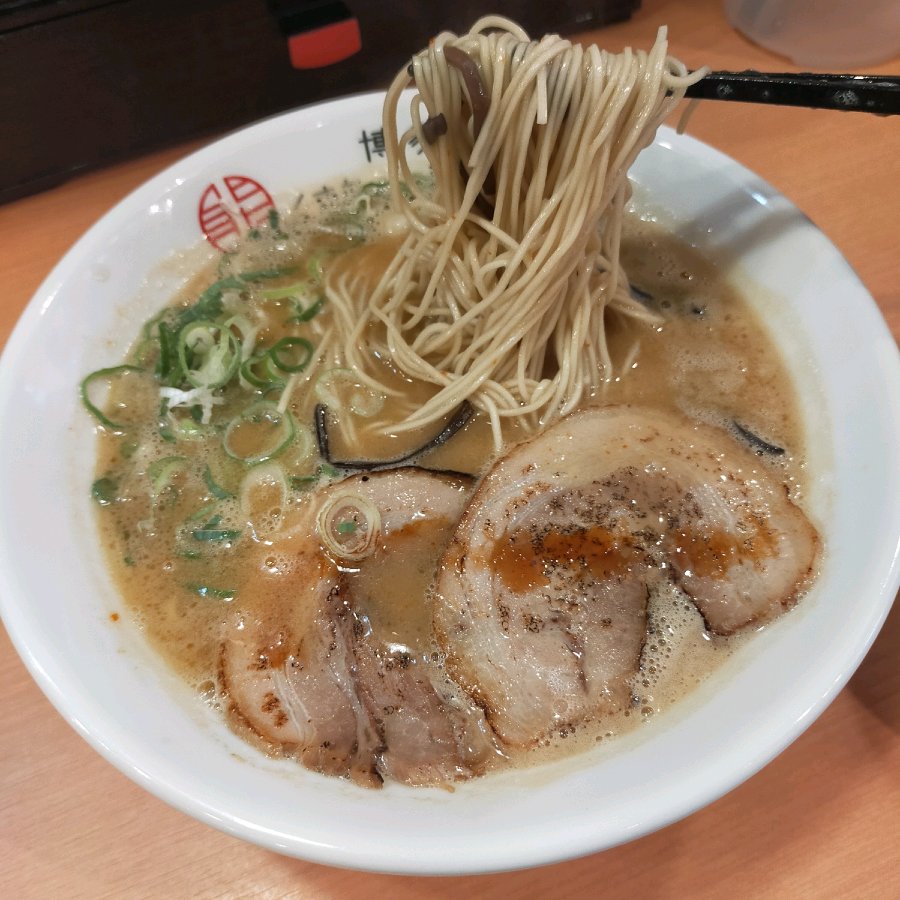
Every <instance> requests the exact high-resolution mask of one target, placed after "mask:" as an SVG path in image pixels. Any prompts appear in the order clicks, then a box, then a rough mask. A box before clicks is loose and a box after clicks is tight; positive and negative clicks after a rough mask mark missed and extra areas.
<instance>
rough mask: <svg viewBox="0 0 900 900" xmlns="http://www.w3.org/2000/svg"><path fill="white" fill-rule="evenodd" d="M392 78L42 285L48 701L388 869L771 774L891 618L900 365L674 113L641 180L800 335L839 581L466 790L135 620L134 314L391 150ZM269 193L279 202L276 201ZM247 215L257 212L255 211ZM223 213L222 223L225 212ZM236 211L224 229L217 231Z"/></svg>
mask: <svg viewBox="0 0 900 900" xmlns="http://www.w3.org/2000/svg"><path fill="white" fill-rule="evenodd" d="M380 109H381V95H378V94H370V95H364V96H360V97H354V98H349V99H346V100H342V101H337V102H334V103H328V104H323V105H320V106H316V107H311V108H308V109H304V110H300V111H297V112H294V113H290V114H287V115H284V116H280V117H277V118H274V119H270V120H267V121H264V122H262V123H260V124H258V125H255V126H253V127H251V128H248V129H245V130H244V131H241V132H238V133H236V134H233V135H231V136H229V137H227V138H225V139H223V140H221V141H219V142H217V143H216V144H213V145H211V146H210V147H208V148H206V149H204V150H201V151H200V152H198V153H196V154H194V155H193V156H190V157H188V158H187V159H185V160H182V161H181V162H179V163H177V164H176V165H175V166H173V167H172V168H171V169H169V170H168V171H166V172H164V173H162V174H161V175H159V176H158V177H156V178H154V179H153V180H152V181H150V182H149V183H147V184H146V185H144V186H143V187H142V188H140V189H139V190H137V191H136V192H135V193H134V194H132V195H131V196H130V197H128V198H127V199H126V200H124V201H123V202H122V203H121V204H119V205H118V206H117V207H116V208H115V209H113V210H112V211H111V212H110V213H109V214H108V215H107V216H105V217H104V218H103V219H102V220H101V221H100V222H99V223H98V224H97V225H96V226H94V227H93V228H92V229H91V230H90V231H89V232H88V233H87V234H86V235H85V236H84V237H83V238H82V239H81V241H79V243H78V244H76V245H75V247H73V248H72V250H71V251H70V252H69V254H68V255H67V256H66V257H65V258H64V259H63V261H62V262H61V263H60V264H59V265H58V266H57V268H56V269H55V270H54V271H53V273H52V274H51V275H50V276H49V277H48V279H47V281H46V282H45V283H44V285H43V286H42V287H41V288H40V290H39V291H38V293H37V295H36V296H35V298H34V300H33V301H32V303H31V305H30V306H29V308H28V310H27V311H26V313H25V315H24V316H23V317H22V319H21V321H20V323H19V325H18V327H17V328H16V331H15V332H14V334H13V336H12V338H11V339H10V342H9V344H8V346H7V348H6V351H5V353H4V356H3V359H2V363H0V420H2V421H3V423H4V426H3V434H2V440H0V497H2V498H3V503H2V506H0V609H2V614H3V618H4V621H5V623H6V625H7V628H8V629H9V631H10V634H11V636H12V638H13V640H14V642H15V644H16V646H17V648H18V650H19V652H20V653H21V654H22V657H23V659H24V660H25V662H26V664H27V665H28V666H29V668H30V670H31V672H32V673H33V675H34V676H35V678H36V679H37V681H38V683H39V684H40V685H41V687H42V688H43V690H44V691H45V692H46V693H47V695H48V696H49V698H50V699H51V701H52V702H53V703H54V704H55V705H56V707H57V708H58V709H59V710H60V712H61V713H62V714H63V715H64V716H65V717H66V718H67V719H68V720H69V721H70V722H71V723H72V724H73V726H74V727H75V728H76V729H77V730H78V731H79V732H80V733H81V734H82V735H83V736H84V737H85V738H86V739H87V740H89V741H90V742H91V743H92V744H93V745H94V746H95V747H96V748H97V749H98V751H99V752H101V753H102V754H103V755H104V756H106V757H107V758H108V759H109V760H110V761H111V762H113V763H114V764H115V765H116V766H118V767H119V768H120V769H122V770H123V771H124V772H125V773H126V774H128V775H129V776H131V777H132V778H133V779H135V780H136V781H137V782H139V783H140V784H142V785H144V786H145V787H147V788H148V789H149V790H151V791H153V792H154V793H156V794H157V795H159V796H160V797H162V798H163V799H164V800H166V801H168V802H170V803H172V804H174V805H175V806H177V807H179V808H181V809H182V810H184V811H186V812H188V813H190V814H191V815H194V816H196V817H198V818H200V819H202V820H204V821H206V822H208V823H210V824H212V825H214V826H216V827H219V828H222V829H225V830H227V831H230V832H232V833H234V834H237V835H239V836H242V837H244V838H247V839H249V840H252V841H256V842H258V843H260V844H263V845H265V846H267V847H270V848H271V849H274V850H278V851H281V852H284V853H288V854H292V855H296V856H300V857H303V858H307V859H311V860H316V861H320V862H326V863H332V864H338V865H344V866H353V867H361V868H369V869H376V870H383V871H392V872H431V873H436V872H474V871H487V870H497V869H505V868H513V867H519V866H526V865H534V864H538V863H545V862H550V861H553V860H558V859H563V858H566V857H571V856H576V855H579V854H583V853H587V852H591V851H594V850H598V849H601V848H604V847H608V846H611V845H613V844H616V843H619V842H622V841H625V840H628V839H631V838H633V837H637V836H639V835H640V834H643V833H645V832H647V831H649V830H652V829H654V828H657V827H659V826H661V825H663V824H666V823H668V822H670V821H672V820H674V819H676V818H679V817H681V816H683V815H685V814H687V813H689V812H691V811H692V810H694V809H696V808H698V807H700V806H702V805H703V804H705V803H707V802H709V801H711V800H713V799H715V798H716V797H718V796H720V795H721V794H722V793H724V792H725V791H727V790H729V789H730V788H732V787H734V786H735V785H737V784H738V783H740V782H741V781H742V780H743V779H745V778H746V777H748V776H749V775H751V774H752V773H753V772H754V771H756V770H757V769H758V768H759V767H760V766H762V765H763V764H764V763H765V762H766V761H767V760H768V759H770V758H771V757H772V756H774V755H775V754H776V753H778V752H779V751H780V750H781V749H782V748H783V747H785V746H786V745H787V744H788V743H789V742H790V741H791V740H793V739H794V738H795V737H796V736H797V735H798V734H799V733H800V732H801V731H802V730H803V728H805V727H806V726H807V725H808V724H809V723H810V722H811V721H812V720H813V719H814V718H815V716H816V715H817V714H818V713H819V712H821V710H822V709H823V708H824V707H825V705H827V703H828V702H829V701H830V699H831V698H832V697H833V696H834V695H835V694H836V692H837V691H838V690H839V689H840V687H841V686H842V685H843V683H844V682H845V681H846V679H847V678H848V677H849V676H850V674H851V673H852V671H853V670H854V669H855V668H856V666H857V665H858V663H859V661H860V660H861V659H862V656H863V654H864V653H865V651H866V649H867V648H868V646H869V644H870V643H871V641H872V640H873V639H874V636H875V634H876V633H877V630H878V628H879V627H880V624H881V622H882V621H883V619H884V616H885V615H886V614H887V610H888V607H889V605H890V602H891V600H892V598H893V596H894V593H895V592H896V589H897V582H898V562H897V560H898V536H900V507H898V504H897V503H896V502H895V501H894V500H893V498H896V497H898V496H900V484H898V481H900V475H898V471H897V466H896V464H895V454H896V450H895V448H896V447H897V446H898V444H900V440H898V438H900V365H898V362H897V354H896V346H895V344H894V342H893V339H892V338H891V336H890V334H889V332H888V331H887V329H886V327H885V325H884V323H883V321H882V320H881V318H880V315H879V314H878V311H877V308H876V307H875V304H874V303H873V301H872V299H871V298H870V297H869V295H868V294H867V293H866V291H865V289H864V288H863V287H862V285H861V284H860V283H859V281H858V279H857V278H856V276H855V275H854V273H853V272H852V271H851V270H850V268H849V266H848V265H847V264H846V262H844V260H843V259H842V257H841V256H840V254H839V253H838V252H837V251H836V250H835V249H834V247H832V246H831V244H829V243H828V241H827V240H826V239H825V238H824V237H823V235H822V234H821V233H820V232H819V231H818V230H817V229H816V228H815V227H814V226H813V225H812V223H810V222H809V220H808V219H806V217H805V216H804V215H803V214H802V213H801V212H800V211H799V210H797V209H796V208H795V207H794V206H793V205H791V204H790V203H789V202H788V201H787V200H785V199H784V198H783V197H782V196H780V195H779V194H777V192H775V191H774V190H773V189H772V188H771V187H770V186H769V185H767V184H765V183H764V182H762V181H760V180H759V179H758V178H756V177H755V176H754V175H752V173H750V172H748V171H747V170H745V169H743V168H742V167H740V166H738V165H737V164H736V163H734V162H733V161H731V160H729V159H728V158H726V157H725V156H723V155H722V154H720V153H718V152H716V151H714V150H712V149H710V148H708V147H706V146H704V145H702V144H700V143H699V142H697V141H695V140H692V139H691V138H688V137H683V136H677V135H675V134H674V133H672V132H670V131H668V130H665V129H664V130H662V131H661V132H660V135H659V137H658V139H657V141H656V143H655V144H654V145H653V147H651V148H650V149H649V150H648V151H646V153H644V154H643V155H642V156H641V157H640V159H639V160H638V163H637V164H636V167H635V169H634V171H633V178H634V181H635V182H636V185H637V189H636V202H637V203H638V204H639V205H640V206H641V208H642V209H643V210H650V211H652V212H654V213H655V214H657V215H658V216H660V217H661V218H663V219H664V220H665V221H667V222H669V223H670V225H671V227H672V228H674V229H675V230H676V231H677V232H678V233H679V234H680V235H681V236H682V237H683V238H684V239H686V240H687V241H689V242H690V243H693V244H695V245H696V246H698V247H699V248H700V249H701V250H703V251H705V252H707V253H708V254H710V255H713V256H715V258H716V259H717V260H718V261H719V264H720V265H721V266H722V267H724V268H726V269H727V270H728V273H729V275H730V277H733V278H734V279H737V280H740V281H742V282H743V283H744V287H745V290H748V291H751V292H752V294H753V296H754V298H756V301H757V302H758V304H759V306H760V308H761V309H762V311H763V314H764V315H765V317H766V319H767V321H768V323H769V326H770V328H771V331H772V333H773V335H774V336H775V338H776V340H777V341H778V342H779V343H780V345H781V346H782V347H783V349H784V352H785V354H786V357H787V358H788V360H789V368H790V369H791V371H792V373H793V376H794V378H795V379H796V381H797V384H798V388H799V393H800V397H801V402H802V407H803V408H804V410H805V413H806V415H807V420H808V421H807V426H808V429H809V431H810V433H811V440H810V445H811V448H812V455H811V459H810V470H811V474H812V478H811V482H812V488H811V491H810V498H809V500H810V505H811V507H812V514H813V516H814V518H815V520H816V523H817V525H818V526H819V528H820V531H821V532H822V534H823V535H824V538H825V545H826V554H825V559H824V562H823V569H822V573H821V577H820V579H819V581H818V583H817V584H816V586H815V587H814V589H813V590H812V592H811V595H810V596H809V597H808V598H807V599H806V600H805V601H804V602H803V603H802V604H801V606H800V607H799V608H798V609H797V610H795V611H794V612H792V613H791V614H790V615H789V616H786V617H784V618H783V619H782V620H780V621H779V622H777V623H776V624H775V625H773V626H771V627H770V628H768V629H766V630H765V631H764V632H763V633H762V634H760V635H759V636H758V638H757V639H756V641H754V642H752V643H750V644H749V646H748V647H747V648H746V650H745V651H743V652H741V653H738V654H737V656H736V657H735V658H734V659H733V660H731V661H730V662H729V663H728V664H727V665H726V667H725V668H724V669H723V670H721V671H720V672H719V673H717V675H716V677H715V678H713V679H711V681H710V682H709V683H707V684H705V685H704V686H702V687H701V688H700V689H698V690H697V691H696V693H695V694H694V695H693V696H692V697H691V698H690V699H689V700H687V701H685V702H684V703H682V705H681V706H678V707H676V708H675V709H673V710H671V711H670V712H669V713H667V714H665V715H663V716H660V717H658V718H657V719H656V720H655V721H654V722H652V723H651V724H649V725H647V726H645V727H643V728H642V729H640V730H639V732H638V733H635V734H633V735H631V736H629V737H626V738H623V739H622V740H621V741H619V742H618V743H617V744H616V745H615V746H614V747H611V748H606V747H602V746H601V747H598V749H597V750H596V751H594V752H590V753H588V754H584V755H581V756H579V757H575V758H573V759H569V760H566V761H563V762H559V763H554V764H551V765H547V766H542V767H540V768H538V769H532V770H525V771H517V772H508V773H503V774H500V775H496V776H491V777H489V778H485V779H482V780H476V781H473V782H470V783H466V784H463V785H460V786H458V787H457V789H456V790H455V791H454V792H452V793H451V792H446V791H442V790H437V789H434V790H431V789H428V790H424V789H417V790H410V789H406V788H403V787H399V786H388V787H386V788H385V789H384V790H382V791H378V792H372V791H363V790H361V789H358V788H356V787H354V786H353V785H350V784H348V783H345V782H342V781H339V780H337V779H329V778H324V777H320V776H317V775H314V774H312V773H310V772H307V771H306V770H304V769H302V768H300V767H299V766H297V765H295V764H292V763H289V762H284V761H274V760H268V759H266V758H264V757H262V756H261V755H259V754H257V753H256V752H255V751H254V750H253V749H252V748H250V747H248V746H247V745H245V744H244V743H243V742H241V741H240V740H239V739H237V738H236V737H235V736H234V735H232V734H231V733H230V732H229V731H228V729H227V728H226V727H225V726H224V724H223V723H222V722H221V721H220V720H219V719H218V717H217V716H216V715H215V714H214V713H213V712H212V711H210V710H208V709H207V708H206V707H204V706H203V705H202V704H201V703H200V702H199V700H198V699H197V698H196V697H195V696H194V695H193V693H192V692H191V690H190V689H189V688H187V687H186V686H184V685H183V684H181V683H180V682H179V681H178V679H177V678H176V677H175V676H174V675H172V674H171V673H170V672H169V671H168V670H167V669H165V667H164V666H162V665H161V664H160V662H159V661H158V660H157V659H156V657H155V656H154V654H153V653H152V652H151V651H150V650H149V648H148V647H147V646H146V645H145V644H144V642H143V640H142V637H141V635H140V633H139V631H138V629H137V628H136V627H135V626H134V625H133V624H131V623H130V622H129V621H128V618H127V616H123V617H122V618H121V620H120V621H119V622H117V623H115V624H114V623H112V622H111V621H110V613H111V612H113V611H117V610H120V609H121V603H120V601H119V599H118V597H117V595H116V591H115V589H114V587H113V585H112V584H111V582H110V579H109V577H108V576H107V574H106V571H105V569H104V565H103V560H102V553H101V550H100V548H99V546H98V543H97V539H96V537H95V531H94V527H93V521H92V515H93V513H92V510H91V501H90V499H89V487H90V483H91V480H92V476H93V456H94V444H93V431H92V427H91V423H90V421H88V417H87V416H86V415H84V414H83V411H82V410H81V408H80V405H79V404H78V402H77V398H76V387H77V384H78V383H79V381H80V379H81V378H82V377H84V375H85V374H86V373H87V372H89V371H91V370H93V369H96V368H98V367H100V366H104V365H114V364H116V363H117V362H118V361H119V360H120V359H121V358H122V356H123V355H124V352H125V350H126V348H127V347H128V345H129V344H130V343H131V341H132V339H133V337H134V335H135V334H136V333H137V330H138V327H139V325H140V324H141V323H142V322H143V321H144V320H145V319H146V318H147V317H148V316H149V315H150V314H151V313H152V312H153V311H154V310H155V309H157V308H158V307H159V306H160V305H161V304H162V303H164V302H165V301H166V300H167V299H168V298H169V297H170V296H171V294H172V293H173V291H174V290H175V289H176V288H177V287H178V286H179V285H180V284H181V283H183V281H184V280H185V279H186V278H187V277H188V275H189V274H190V272H191V271H192V270H195V269H196V267H197V266H198V265H200V264H201V263H202V262H203V261H204V260H207V259H209V258H211V257H212V255H213V254H214V252H215V251H214V250H213V249H212V247H211V246H210V244H209V243H208V242H206V241H203V240H202V230H203V229H204V228H205V229H206V231H207V232H208V233H210V235H211V237H212V238H213V239H214V240H215V239H223V234H224V232H222V228H221V227H220V226H218V225H216V220H215V216H214V215H213V214H211V213H210V212H209V210H210V209H211V208H213V207H215V201H216V196H217V195H218V197H219V198H220V199H221V198H225V199H226V200H229V198H230V200H229V202H230V206H231V209H232V212H233V216H234V220H235V222H237V223H238V224H240V223H241V222H242V221H245V220H246V221H251V220H252V217H253V216H254V215H256V214H257V213H255V212H254V211H253V210H254V204H257V205H258V204H259V203H263V201H264V200H265V197H266V196H268V197H269V198H270V199H271V200H273V201H274V202H275V203H276V204H277V205H279V206H287V205H289V204H290V203H291V202H292V201H293V200H294V199H295V198H296V196H297V194H298V192H299V191H300V190H301V189H310V188H312V189H314V188H315V187H316V186H318V185H319V184H321V183H324V182H326V181H328V180H332V179H335V178H337V177H341V176H344V175H346V174H347V173H355V172H357V171H359V170H360V169H361V168H374V169H376V170H377V169H378V167H379V164H381V163H382V157H381V156H379V146H380V144H379V142H378V134H379V129H380ZM260 208H263V209H264V208H265V207H264V205H263V206H262V207H260ZM242 216H243V219H242V218H241V217H242ZM225 227H226V230H227V223H226V226H225ZM217 229H218V230H217ZM886 498H891V499H889V500H886Z"/></svg>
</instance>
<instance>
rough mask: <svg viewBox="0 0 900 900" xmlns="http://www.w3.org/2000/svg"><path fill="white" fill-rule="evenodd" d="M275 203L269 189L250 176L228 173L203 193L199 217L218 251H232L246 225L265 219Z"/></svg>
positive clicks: (207, 237)
mask: <svg viewBox="0 0 900 900" xmlns="http://www.w3.org/2000/svg"><path fill="white" fill-rule="evenodd" d="M229 201H230V202H229ZM274 208H275V204H274V202H273V201H272V197H271V195H270V194H269V192H268V191H267V190H266V189H265V188H264V187H263V186H262V185H261V184H260V183H259V182H258V181H255V180H254V179H253V178H248V177H247V176H246V175H226V176H225V177H224V178H223V179H222V181H221V182H220V183H217V182H213V183H212V184H210V185H209V186H208V187H207V188H206V190H205V191H204V192H203V193H202V194H201V195H200V202H199V204H198V205H197V220H198V222H199V223H200V230H201V231H202V232H203V236H204V237H205V238H206V239H207V240H208V241H209V242H210V243H211V244H212V245H213V247H215V248H216V249H217V250H223V251H226V250H232V249H234V244H235V243H237V241H238V239H239V238H240V236H241V233H242V232H243V231H244V230H245V228H243V227H242V225H241V219H243V221H244V223H246V227H247V228H254V227H256V226H257V225H259V224H261V223H262V222H264V221H265V220H266V218H267V216H268V213H269V210H270V209H274Z"/></svg>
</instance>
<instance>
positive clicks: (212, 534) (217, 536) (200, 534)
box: [191, 522, 241, 542]
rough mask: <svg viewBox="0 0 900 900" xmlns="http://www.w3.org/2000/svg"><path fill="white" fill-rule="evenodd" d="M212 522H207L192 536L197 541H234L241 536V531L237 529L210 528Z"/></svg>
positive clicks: (195, 530) (192, 533) (196, 529)
mask: <svg viewBox="0 0 900 900" xmlns="http://www.w3.org/2000/svg"><path fill="white" fill-rule="evenodd" d="M211 524H212V522H207V523H206V525H204V526H203V527H202V528H195V529H194V530H193V531H192V532H191V536H192V537H193V538H194V540H195V541H206V542H216V541H234V540H237V538H239V537H240V536H241V532H240V529H236V528H210V527H209V526H210V525H211ZM217 524H218V523H217Z"/></svg>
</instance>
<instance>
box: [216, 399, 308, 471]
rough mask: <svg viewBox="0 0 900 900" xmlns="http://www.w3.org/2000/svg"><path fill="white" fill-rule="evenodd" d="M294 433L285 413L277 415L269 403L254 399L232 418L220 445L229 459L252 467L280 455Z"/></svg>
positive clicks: (289, 418) (293, 427) (274, 407)
mask: <svg viewBox="0 0 900 900" xmlns="http://www.w3.org/2000/svg"><path fill="white" fill-rule="evenodd" d="M296 430H297V428H296V425H295V424H294V417H293V416H292V415H291V414H290V413H289V412H281V411H280V410H279V409H278V406H277V405H276V404H275V403H272V402H271V401H270V400H257V401H256V402H255V403H251V404H250V406H248V407H247V408H246V409H245V410H244V411H243V412H242V413H241V414H240V415H239V416H237V417H236V418H235V419H232V421H231V422H230V423H229V425H228V428H226V429H225V434H224V436H223V438H222V446H223V447H224V449H225V452H226V453H227V454H228V455H229V456H230V457H231V458H232V459H237V460H240V461H241V462H243V463H246V464H247V465H250V466H255V465H258V464H259V463H262V462H265V461H266V460H268V459H273V458H274V457H276V456H278V455H279V454H280V453H283V452H284V451H285V450H286V449H287V447H288V445H289V444H290V443H291V441H292V440H293V439H294V435H295V433H296Z"/></svg>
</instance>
